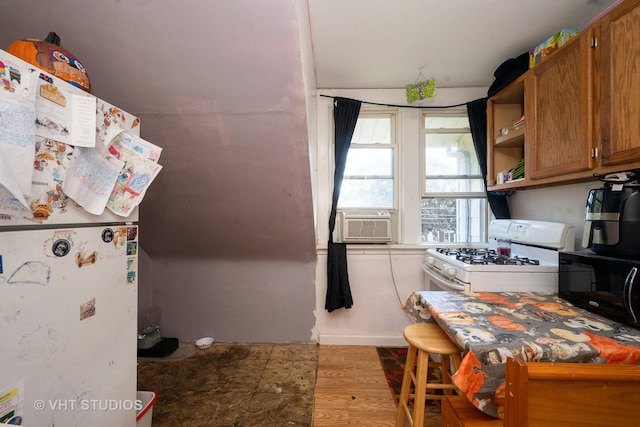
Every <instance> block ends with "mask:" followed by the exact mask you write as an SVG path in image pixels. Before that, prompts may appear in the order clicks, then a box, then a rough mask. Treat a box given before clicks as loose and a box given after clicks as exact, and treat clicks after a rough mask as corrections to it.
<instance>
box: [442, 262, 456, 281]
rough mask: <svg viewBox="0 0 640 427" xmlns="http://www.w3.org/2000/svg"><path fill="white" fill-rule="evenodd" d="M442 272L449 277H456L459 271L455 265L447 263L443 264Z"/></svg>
mask: <svg viewBox="0 0 640 427" xmlns="http://www.w3.org/2000/svg"><path fill="white" fill-rule="evenodd" d="M442 272H443V273H444V274H445V275H446V276H448V277H449V278H454V277H456V273H457V272H458V271H457V270H456V268H455V267H453V266H451V265H448V264H445V265H443V266H442Z"/></svg>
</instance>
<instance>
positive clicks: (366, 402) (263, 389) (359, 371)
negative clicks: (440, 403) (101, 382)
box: [138, 343, 442, 427]
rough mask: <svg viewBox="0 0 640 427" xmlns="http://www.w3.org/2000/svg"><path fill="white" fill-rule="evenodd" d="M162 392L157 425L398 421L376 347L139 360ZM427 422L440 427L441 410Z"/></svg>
mask: <svg viewBox="0 0 640 427" xmlns="http://www.w3.org/2000/svg"><path fill="white" fill-rule="evenodd" d="M138 386H139V389H140V390H151V391H155V392H156V393H157V394H158V400H157V401H156V403H155V405H154V409H153V427H165V426H171V427H175V426H189V427H200V426H202V427H212V426H215V427H227V426H229V427H249V426H265V427H278V426H286V427H289V426H309V427H312V426H317V427H323V426H331V427H341V426H367V427H368V426H393V425H394V424H395V418H396V406H395V403H394V401H393V397H392V395H391V390H390V389H389V386H388V385H387V381H386V379H385V377H384V373H383V371H382V366H381V365H380V361H379V359H378V354H377V352H376V349H375V347H365V346H324V345H322V346H317V345H287V344H217V343H216V344H214V345H213V346H212V347H211V348H210V349H207V350H205V351H200V350H198V351H196V352H195V354H187V355H185V357H184V358H181V360H166V361H165V363H158V361H156V362H154V361H150V360H148V359H139V364H138ZM425 418H426V420H425V426H434V427H440V426H441V425H442V419H441V416H440V414H439V413H433V412H430V413H428V414H427V415H426V416H425Z"/></svg>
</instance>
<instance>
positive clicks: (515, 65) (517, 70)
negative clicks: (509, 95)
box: [487, 52, 529, 97]
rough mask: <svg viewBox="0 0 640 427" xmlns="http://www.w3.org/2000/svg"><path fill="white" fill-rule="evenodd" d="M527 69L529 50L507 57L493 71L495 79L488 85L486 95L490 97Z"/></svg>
mask: <svg viewBox="0 0 640 427" xmlns="http://www.w3.org/2000/svg"><path fill="white" fill-rule="evenodd" d="M528 69H529V52H525V53H523V54H521V55H520V56H518V57H517V58H509V59H507V60H506V61H504V62H503V63H502V64H500V66H498V68H496V71H494V72H493V76H494V77H495V78H496V79H495V81H494V82H493V83H492V84H491V86H490V87H489V90H488V91H487V96H489V97H492V96H493V95H495V94H496V93H498V92H499V91H500V89H502V88H504V87H505V86H507V85H508V84H509V83H511V82H512V81H514V80H515V79H517V78H518V77H520V76H521V75H522V74H524V73H525V72H526V71H527V70H528Z"/></svg>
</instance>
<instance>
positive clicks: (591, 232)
mask: <svg viewBox="0 0 640 427" xmlns="http://www.w3.org/2000/svg"><path fill="white" fill-rule="evenodd" d="M596 176H597V177H598V178H599V179H600V180H601V181H602V182H604V186H603V187H602V188H598V189H594V190H591V191H590V192H589V197H588V198H587V205H586V207H585V224H584V234H583V236H582V246H583V247H584V248H587V249H591V250H592V251H593V252H595V253H597V254H600V255H608V256H614V257H623V258H635V259H640V244H638V237H639V236H640V173H639V172H638V171H626V172H617V173H612V174H608V175H604V176H602V175H596Z"/></svg>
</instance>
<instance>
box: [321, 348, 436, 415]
mask: <svg viewBox="0 0 640 427" xmlns="http://www.w3.org/2000/svg"><path fill="white" fill-rule="evenodd" d="M396 411H397V409H396V405H395V403H394V401H393V397H392V395H391V391H390V389H389V386H388V385H387V381H386V379H385V377H384V373H383V371H382V367H381V365H380V360H379V359H378V354H377V352H376V349H375V347H365V346H329V345H321V346H319V349H318V373H317V377H316V387H315V393H314V411H313V426H317V427H320V426H331V427H341V426H393V425H394V424H395V418H396ZM425 418H427V419H426V420H425V425H426V426H441V425H442V419H441V417H440V415H439V414H432V415H431V416H427V415H425Z"/></svg>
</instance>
